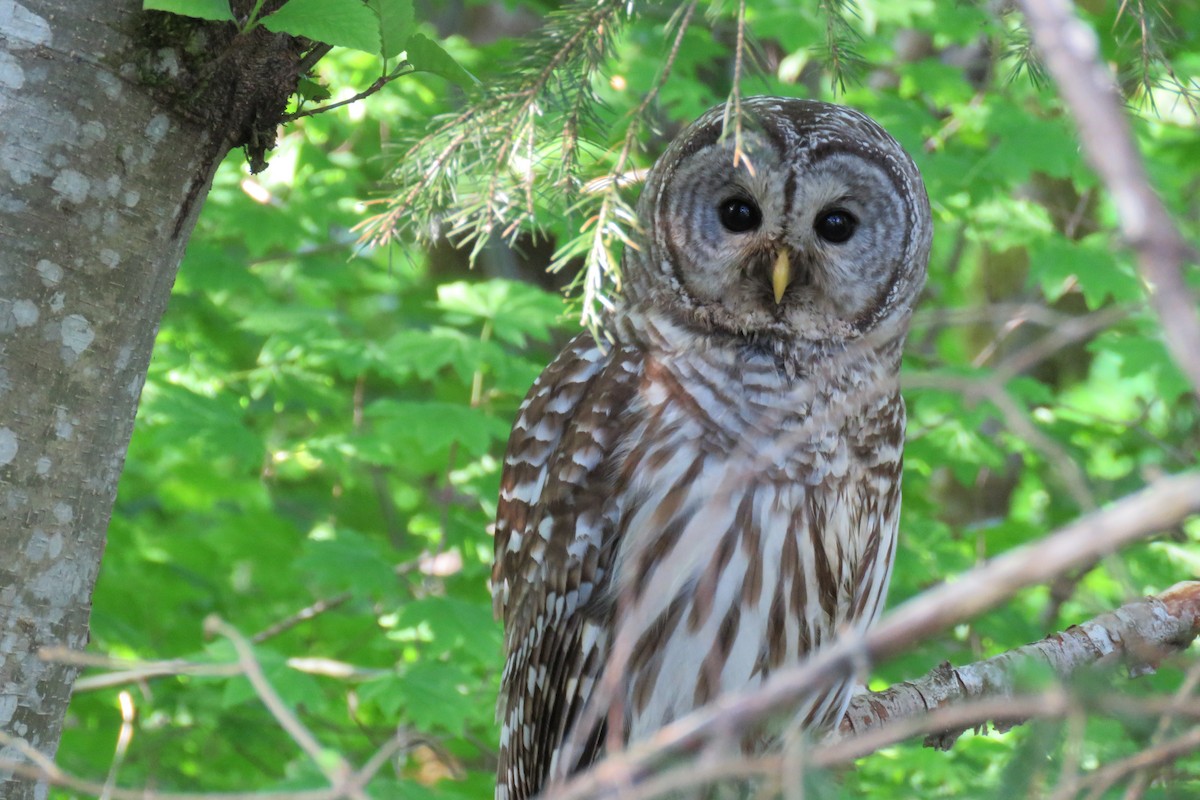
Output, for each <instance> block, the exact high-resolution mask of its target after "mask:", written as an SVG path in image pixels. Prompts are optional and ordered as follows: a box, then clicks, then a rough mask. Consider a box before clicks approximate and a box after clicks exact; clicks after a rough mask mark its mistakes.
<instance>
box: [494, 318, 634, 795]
mask: <svg viewBox="0 0 1200 800" xmlns="http://www.w3.org/2000/svg"><path fill="white" fill-rule="evenodd" d="M639 375H640V359H639V358H638V357H637V354H636V352H634V351H632V350H630V349H613V350H611V351H610V352H607V353H605V352H604V351H603V350H602V349H601V348H600V347H599V346H598V345H597V344H596V342H595V340H594V339H593V338H592V337H591V336H590V335H589V334H581V335H579V336H577V337H575V339H573V340H572V341H571V343H570V344H569V345H568V346H567V347H566V349H564V350H563V352H562V353H561V354H559V356H558V358H556V359H555V360H554V361H553V362H552V363H551V364H550V365H549V366H548V367H547V368H546V369H545V371H544V372H543V373H542V375H541V376H540V377H539V378H538V380H537V382H536V383H534V385H533V388H531V389H530V390H529V394H528V395H527V396H526V398H525V401H524V403H523V404H522V406H521V409H520V412H519V414H518V418H517V422H516V424H515V425H514V426H513V431H512V436H511V437H510V439H509V443H508V452H507V454H506V455H505V459H504V471H503V474H502V477H501V480H500V503H499V506H498V508H497V513H496V542H495V563H494V566H493V569H492V595H493V601H494V606H495V611H496V614H497V616H500V617H503V619H504V629H505V631H504V643H505V653H506V654H507V661H506V663H505V667H504V674H503V676H502V678H501V688H500V700H499V703H498V708H497V716H498V717H499V718H500V721H501V734H500V766H499V770H498V780H497V788H496V797H497V800H522V798H527V797H532V796H534V795H535V794H537V793H538V792H539V791H540V790H541V788H542V786H543V784H544V783H545V781H546V779H547V777H548V775H549V774H550V772H551V769H552V768H553V769H554V770H555V771H556V773H557V774H560V775H561V774H567V773H569V772H571V771H573V770H574V768H575V766H576V764H572V765H556V764H555V763H554V762H555V759H556V756H557V753H558V750H559V747H560V745H561V744H562V741H563V738H564V737H565V735H566V733H567V731H568V730H569V728H570V725H571V724H572V722H573V721H574V719H575V718H576V717H577V715H578V714H579V712H580V709H581V708H582V707H583V705H584V703H585V702H586V700H587V698H588V696H589V695H590V693H591V690H592V686H593V685H594V683H595V681H596V679H597V677H598V676H599V673H600V669H601V667H602V664H603V661H604V657H605V655H606V651H607V645H608V636H607V624H606V622H605V620H604V619H602V618H601V616H602V612H600V611H598V610H596V608H595V605H596V604H593V608H592V610H591V611H590V612H589V610H588V608H587V604H588V602H589V600H592V599H593V596H594V595H595V594H596V592H597V590H598V589H600V588H601V587H602V586H603V585H604V583H605V582H606V580H607V568H608V564H607V563H606V561H607V558H606V556H611V552H612V548H611V547H605V544H606V542H608V540H609V539H610V538H611V536H612V532H613V531H614V530H615V523H614V520H615V515H616V502H615V500H614V498H613V497H612V492H611V488H612V487H611V479H610V478H609V477H608V476H610V475H611V474H612V472H613V470H611V469H607V468H606V465H608V463H609V462H610V460H611V457H612V453H613V449H614V445H615V444H616V442H617V441H618V439H619V438H620V434H621V431H622V430H624V429H625V428H626V425H625V422H626V421H624V420H623V419H622V416H623V413H624V412H625V411H626V409H627V407H628V405H629V400H630V398H631V397H632V396H633V394H634V393H635V392H636V390H637V382H638V377H639ZM599 735H600V732H599V730H597V731H595V732H590V737H589V741H593V742H596V741H598V737H599ZM593 755H594V747H593V748H590V749H589V750H588V751H587V752H585V753H583V754H582V755H581V756H580V757H579V758H578V759H577V764H584V763H587V762H588V761H590V760H591V758H592V757H593ZM564 768H565V771H564Z"/></svg>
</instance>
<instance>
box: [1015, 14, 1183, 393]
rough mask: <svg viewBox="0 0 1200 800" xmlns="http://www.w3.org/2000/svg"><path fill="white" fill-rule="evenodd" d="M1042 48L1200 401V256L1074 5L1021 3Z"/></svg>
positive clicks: (1170, 344)
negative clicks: (1197, 280)
mask: <svg viewBox="0 0 1200 800" xmlns="http://www.w3.org/2000/svg"><path fill="white" fill-rule="evenodd" d="M1019 4H1020V6H1021V8H1022V10H1023V11H1024V13H1025V18H1026V19H1027V20H1028V21H1029V27H1030V30H1031V31H1032V33H1033V40H1034V44H1035V45H1036V46H1037V48H1038V50H1039V51H1040V52H1041V54H1042V59H1043V61H1044V62H1045V65H1046V69H1047V71H1048V72H1049V73H1050V75H1051V76H1052V77H1053V78H1054V81H1055V83H1056V84H1057V85H1058V89H1059V93H1060V94H1061V95H1062V98H1063V101H1064V102H1065V103H1066V104H1067V107H1068V108H1069V109H1070V111H1071V113H1072V115H1073V116H1074V117H1075V120H1076V122H1077V124H1078V126H1079V138H1080V141H1081V142H1082V144H1083V149H1084V152H1085V153H1086V154H1087V156H1088V159H1089V160H1090V161H1091V163H1092V166H1093V167H1094V168H1095V170H1096V172H1097V174H1098V175H1099V176H1100V179H1101V180H1102V181H1103V182H1104V184H1105V186H1106V187H1107V188H1108V191H1109V193H1110V194H1111V195H1112V198H1113V202H1114V203H1115V204H1116V207H1117V214H1118V216H1119V217H1120V225H1121V231H1122V233H1123V234H1124V236H1125V239H1126V240H1127V241H1128V243H1129V246H1130V247H1132V248H1133V250H1134V252H1135V253H1136V255H1137V260H1138V266H1139V268H1140V269H1141V272H1142V276H1143V277H1144V278H1145V280H1146V281H1147V283H1149V284H1150V298H1151V301H1152V302H1153V303H1154V307H1155V309H1156V310H1157V311H1158V315H1159V318H1160V319H1161V320H1162V325H1163V330H1164V333H1165V334H1166V340H1167V346H1168V347H1169V348H1170V350H1171V354H1172V355H1173V356H1174V357H1175V360H1176V362H1177V363H1178V364H1179V366H1180V368H1181V369H1182V370H1183V372H1184V374H1185V375H1187V376H1188V378H1189V379H1190V381H1191V383H1192V389H1193V391H1194V392H1195V393H1196V395H1197V397H1200V316H1197V313H1196V300H1195V298H1194V297H1193V296H1192V293H1191V291H1189V289H1188V286H1187V284H1186V283H1185V281H1184V278H1183V267H1184V265H1185V264H1186V263H1188V262H1189V261H1193V260H1194V259H1195V253H1194V252H1193V251H1192V249H1191V247H1189V245H1188V243H1187V242H1186V241H1185V240H1184V238H1183V236H1182V235H1181V234H1180V232H1179V229H1178V228H1176V226H1175V224H1174V222H1172V220H1171V217H1170V215H1169V214H1168V212H1167V209H1166V207H1165V206H1164V205H1163V203H1162V201H1161V200H1160V199H1159V198H1158V196H1157V195H1156V194H1155V193H1154V190H1153V189H1152V188H1151V186H1150V181H1149V178H1148V177H1147V175H1146V171H1145V168H1144V167H1143V166H1142V161H1141V156H1140V155H1139V153H1138V150H1137V146H1136V145H1135V143H1134V140H1133V136H1132V134H1131V132H1130V129H1129V124H1128V122H1127V121H1126V119H1125V115H1124V113H1123V112H1122V105H1121V99H1120V97H1119V95H1118V94H1117V92H1116V89H1115V87H1114V85H1113V79H1112V76H1111V75H1110V73H1109V71H1108V69H1107V68H1106V67H1105V66H1104V64H1103V63H1102V62H1101V60H1100V55H1099V47H1098V45H1097V42H1096V34H1095V32H1094V31H1092V30H1091V28H1089V27H1088V26H1087V25H1085V24H1084V23H1083V22H1081V21H1080V20H1079V19H1078V18H1077V17H1076V16H1075V12H1074V8H1073V6H1072V4H1071V2H1070V0H1020V3H1019Z"/></svg>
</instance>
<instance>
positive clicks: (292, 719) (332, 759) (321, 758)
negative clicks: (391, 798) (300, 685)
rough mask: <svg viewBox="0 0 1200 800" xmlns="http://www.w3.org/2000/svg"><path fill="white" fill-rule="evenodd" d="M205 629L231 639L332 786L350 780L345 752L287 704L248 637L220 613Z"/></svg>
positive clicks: (356, 794) (275, 712)
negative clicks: (321, 738) (326, 742)
mask: <svg viewBox="0 0 1200 800" xmlns="http://www.w3.org/2000/svg"><path fill="white" fill-rule="evenodd" d="M204 629H205V630H206V631H213V632H215V633H219V634H220V635H222V636H224V637H225V638H227V639H228V640H229V641H230V643H231V644H232V645H233V648H234V650H236V651H237V656H238V664H239V665H241V668H242V672H243V673H245V675H246V679H247V680H249V681H250V685H251V686H253V687H254V692H255V694H257V695H258V697H259V699H260V700H262V702H263V705H265V706H266V707H267V710H268V711H270V712H271V716H273V717H274V718H275V720H276V722H278V723H279V726H280V727H281V728H283V729H284V730H285V731H287V734H288V736H290V737H292V741H294V742H295V743H296V744H297V745H299V746H300V749H302V750H303V751H304V752H305V753H306V754H307V755H308V757H309V758H311V759H312V761H313V763H314V764H315V765H316V766H317V768H318V769H319V770H321V772H322V773H324V775H325V777H326V778H328V779H329V782H330V783H331V784H332V785H334V786H343V785H345V784H346V779H347V777H348V776H349V775H350V773H351V771H352V770H351V768H350V764H349V763H347V761H346V760H345V759H344V758H342V757H341V755H339V754H337V753H335V752H333V751H330V750H326V749H325V748H324V747H322V746H321V744H320V742H318V741H317V739H316V737H315V736H313V734H312V732H311V731H310V730H309V729H308V728H306V727H304V723H302V722H301V721H300V720H299V719H298V718H297V717H296V715H295V714H293V713H292V710H291V709H290V708H288V707H287V704H285V703H284V702H283V699H282V698H281V697H280V696H279V694H278V693H277V692H276V691H275V687H273V686H271V683H270V681H268V680H267V676H266V675H264V674H263V671H262V666H261V665H260V664H259V663H258V659H257V658H256V657H255V655H254V648H253V647H252V646H251V644H250V642H249V641H247V640H246V637H244V636H242V634H241V633H240V632H238V631H237V630H236V629H235V628H234V627H233V626H232V625H230V624H229V623H227V622H225V621H224V620H222V619H220V618H218V617H216V616H210V617H209V618H208V619H206V620H205V621H204ZM347 796H349V797H351V798H355V800H358V798H363V800H365V795H363V794H362V793H361V790H357V791H352V792H349V793H348V795H347Z"/></svg>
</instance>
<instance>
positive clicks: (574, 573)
mask: <svg viewBox="0 0 1200 800" xmlns="http://www.w3.org/2000/svg"><path fill="white" fill-rule="evenodd" d="M741 111H742V116H743V118H742V120H741V122H742V131H741V136H740V139H739V141H740V145H741V149H740V150H738V151H737V152H736V154H735V149H734V142H733V139H734V137H733V136H726V135H724V129H725V126H726V122H727V117H726V109H725V108H724V107H723V106H718V107H716V108H714V109H712V110H711V111H709V112H708V113H707V114H705V115H704V116H703V117H701V118H700V119H699V120H697V121H696V122H695V123H693V124H692V125H691V126H689V127H688V128H686V129H685V130H684V131H683V132H682V133H681V134H680V135H679V136H678V138H676V140H675V141H674V142H673V143H672V144H671V145H670V147H669V148H668V149H667V151H666V153H665V154H664V155H663V156H662V158H661V159H659V161H658V163H657V164H656V165H655V166H654V168H653V169H652V170H651V172H650V174H649V176H648V178H647V181H646V185H645V187H644V188H643V191H642V195H641V198H640V201H639V203H638V206H637V219H638V224H639V226H640V233H639V238H638V241H637V243H636V247H627V248H626V251H625V254H624V260H623V262H622V269H621V279H622V286H621V291H620V297H619V300H618V304H617V307H616V309H615V311H614V312H613V314H612V316H611V319H610V320H609V323H608V326H607V327H608V331H607V333H608V334H609V336H611V339H612V341H611V342H597V341H596V340H595V339H593V337H592V336H591V335H589V334H587V333H583V334H580V335H579V336H577V337H575V339H574V340H573V341H571V343H570V344H569V345H568V346H567V347H566V349H565V350H563V352H562V353H561V354H560V355H559V356H558V357H557V358H556V359H555V360H554V361H553V362H552V363H551V364H550V365H549V366H548V367H547V368H546V370H545V371H544V372H543V373H542V375H541V377H540V378H538V380H537V382H536V383H535V384H534V386H533V388H532V389H531V390H530V391H529V394H528V396H527V397H526V398H525V402H524V404H523V405H522V406H521V410H520V414H519V418H518V419H517V422H516V424H515V426H514V427H513V430H512V436H511V439H510V440H509V445H508V452H507V455H506V457H505V461H504V471H503V476H502V479H501V489H500V502H499V507H498V513H497V520H496V541H495V549H496V560H495V566H494V568H493V573H492V587H493V596H494V602H495V608H496V612H497V615H498V616H501V617H502V618H503V620H504V625H505V635H504V642H505V650H506V655H507V661H506V664H505V668H504V673H503V677H502V680H501V682H502V686H501V694H500V701H499V708H498V716H499V718H500V721H501V723H502V729H501V730H502V732H501V740H500V763H499V774H498V781H497V789H496V797H497V798H498V800H521V799H522V798H528V797H531V796H533V795H535V794H537V793H538V792H539V791H541V790H542V789H543V788H544V787H546V786H548V785H550V784H552V783H553V782H555V781H561V780H563V779H565V778H566V777H569V776H570V775H571V774H572V773H573V772H575V771H577V770H579V769H581V768H583V767H585V766H587V765H588V764H589V763H591V762H592V761H594V760H596V759H597V758H598V757H599V756H600V755H602V754H603V752H604V751H605V749H606V748H607V747H609V746H610V745H611V744H612V743H614V742H616V743H628V742H634V741H637V740H639V739H644V738H646V737H647V736H648V735H650V734H651V733H653V732H654V731H655V730H657V729H658V728H661V727H662V726H663V725H664V724H666V723H668V722H670V721H672V720H674V719H676V718H678V717H680V716H682V715H684V714H686V713H687V712H689V711H691V710H692V709H695V708H697V707H699V706H702V705H704V704H705V703H708V702H709V701H711V700H712V699H713V698H715V697H716V696H717V695H719V694H721V693H722V692H728V691H732V690H739V689H745V688H750V687H753V686H755V685H757V684H759V683H761V682H762V681H764V680H765V679H766V678H767V677H768V676H769V675H771V674H772V672H774V671H776V670H778V669H780V668H781V667H783V666H786V665H788V664H791V663H794V662H797V661H799V660H801V659H803V658H804V657H805V656H806V654H808V653H810V652H812V651H813V650H814V649H816V648H819V647H821V646H822V644H823V643H825V642H828V641H830V640H831V639H832V638H833V637H834V636H836V635H837V633H838V632H839V631H841V630H843V629H845V628H849V627H854V626H859V627H863V626H866V625H868V624H870V623H871V622H872V621H873V620H874V619H875V618H876V616H877V615H878V613H879V610H880V607H881V605H882V603H883V600H884V595H885V593H886V590H887V585H888V580H889V578H890V575H891V568H892V559H893V553H894V548H895V543H896V529H897V521H898V518H899V508H900V471H901V449H902V446H903V440H904V404H903V401H902V400H901V398H900V394H899V390H898V382H897V377H898V376H897V373H898V371H899V368H900V355H901V348H902V346H903V343H904V338H905V335H906V333H907V330H908V322H909V318H910V316H911V311H912V306H913V303H914V302H915V300H916V297H917V295H918V293H919V292H920V290H921V287H922V285H923V283H924V280H925V269H926V263H927V261H928V257H929V247H930V240H931V236H932V223H931V220H930V210H929V201H928V199H927V197H926V194H925V188H924V185H923V183H922V182H921V177H920V175H919V173H918V172H917V169H916V167H915V165H914V164H913V162H912V160H911V159H910V158H909V156H908V155H907V154H906V153H905V152H904V151H903V149H902V148H901V147H900V145H899V144H897V142H896V141H895V140H894V139H892V137H891V136H889V135H888V134H887V133H886V132H885V131H884V130H883V129H882V128H880V127H879V126H878V125H877V124H876V123H875V122H873V121H872V120H871V119H869V118H868V117H866V116H864V115H863V114H861V113H858V112H856V111H853V110H851V109H848V108H844V107H841V106H836V105H830V104H826V103H819V102H815V101H809V100H797V99H786V98H777V97H758V98H751V99H748V100H746V101H744V102H743V103H742V109H741ZM852 681H853V676H850V675H847V676H845V679H844V680H843V681H842V683H841V684H840V685H838V686H836V687H834V688H832V689H830V690H828V691H826V692H823V693H821V694H820V695H819V696H816V697H813V698H811V699H810V701H809V702H808V705H807V706H805V707H803V708H801V709H799V710H798V711H797V714H798V716H797V717H796V718H795V724H796V725H799V726H802V727H804V728H806V729H809V730H820V729H822V728H825V727H828V726H830V725H832V724H833V723H835V722H836V721H837V720H838V719H839V718H840V717H841V715H842V714H843V713H844V712H845V708H846V705H847V703H848V701H849V693H850V688H851V686H852ZM617 727H619V728H620V730H613V728H617ZM771 740H772V735H771V734H762V735H759V736H757V737H756V739H755V741H754V742H753V743H751V744H749V745H747V746H750V747H756V748H767V747H770V746H771V744H772V741H771Z"/></svg>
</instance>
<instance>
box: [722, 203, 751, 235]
mask: <svg viewBox="0 0 1200 800" xmlns="http://www.w3.org/2000/svg"><path fill="white" fill-rule="evenodd" d="M717 213H718V214H719V215H720V217H721V224H722V225H724V226H725V230H727V231H729V232H730V233H746V232H747V231H752V230H755V229H756V228H758V226H759V225H761V224H762V211H760V210H759V208H758V206H756V205H755V204H754V201H752V200H746V199H745V198H742V197H730V198H729V199H727V200H722V201H721V205H720V206H718V207H717Z"/></svg>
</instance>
